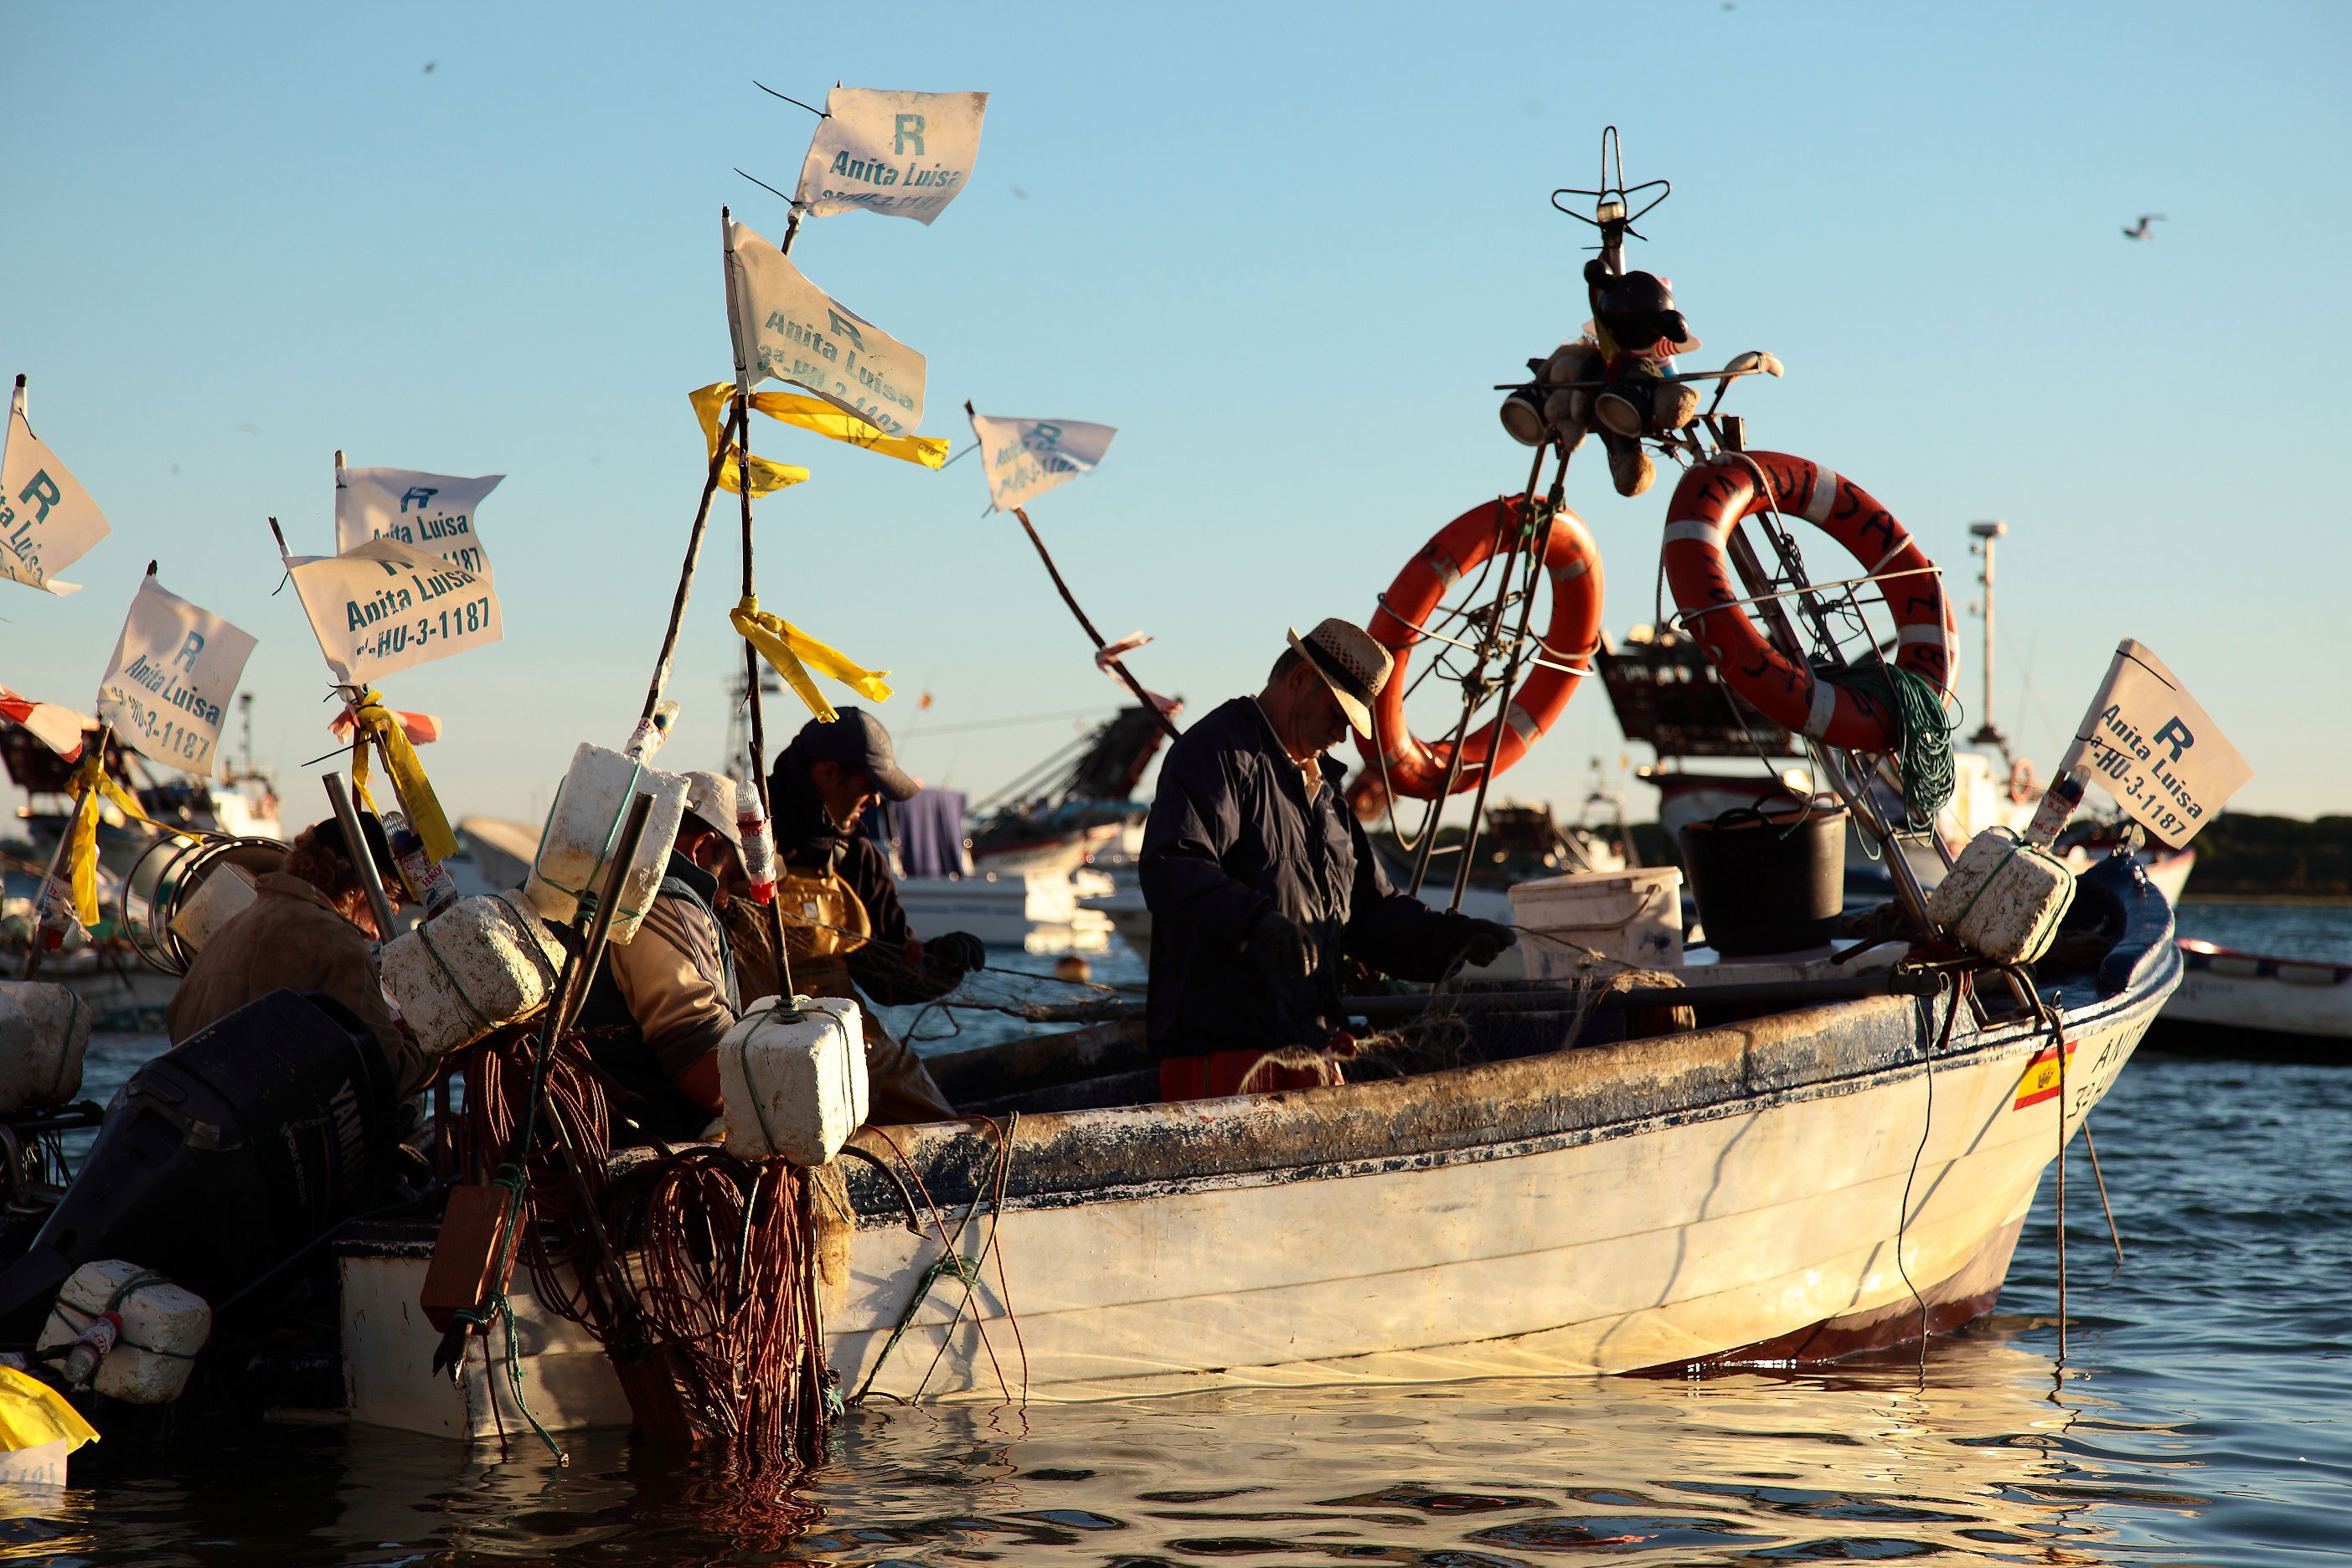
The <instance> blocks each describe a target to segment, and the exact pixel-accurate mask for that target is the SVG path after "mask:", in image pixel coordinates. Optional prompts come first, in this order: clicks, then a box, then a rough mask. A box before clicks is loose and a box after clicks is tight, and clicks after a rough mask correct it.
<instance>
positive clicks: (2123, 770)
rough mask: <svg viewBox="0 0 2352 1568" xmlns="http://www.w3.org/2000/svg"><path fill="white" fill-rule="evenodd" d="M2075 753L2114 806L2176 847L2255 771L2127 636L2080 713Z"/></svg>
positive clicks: (2168, 673)
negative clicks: (2081, 725) (2081, 722)
mask: <svg viewBox="0 0 2352 1568" xmlns="http://www.w3.org/2000/svg"><path fill="white" fill-rule="evenodd" d="M2076 755H2079V756H2080V760H2081V761H2082V763H2084V764H2087V765H2088V766H2089V768H2090V770H2091V777H2092V779H2093V781H2094V782H2095V783H2097V784H2099V785H2100V786H2101V787H2102V788H2104V789H2105V790H2106V792H2107V793H2108V794H2109V795H2114V796H2115V797H2116V805H2120V806H2122V807H2123V808H2124V810H2126V812H2128V813H2130V814H2131V816H2133V818H2134V819H2135V820H2137V821H2138V822H2139V823H2140V824H2141V825H2142V826H2145V827H2146V828H2147V830H2148V831H2149V832H2150V833H2153V834H2155V835H2156V836H2157V837H2158V838H2161V839H2163V840H2164V841H2165V842H2166V843H2167V844H2169V845H2171V846H2172V847H2175V848H2179V847H2181V846H2182V845H2185V844H2187V843H2188V842H2189V840H2190V839H2192V838H2194V837H2197V833H2198V830H2199V829H2200V828H2201V827H2203V826H2205V825H2206V824H2207V823H2208V822H2210V821H2211V820H2212V818H2213V816H2214V815H2215V814H2216V813H2217V812H2219V811H2220V810H2221V807H2222V806H2223V805H2225V804H2226V803H2227V802H2228V801H2229V798H2230V797H2231V795H2235V794H2237V793H2238V791H2239V789H2240V788H2242V786H2243V785H2244V784H2245V782H2246V781H2247V780H2248V779H2250V778H2252V777H2253V776H2254V770H2253V768H2252V765H2251V764H2249V763H2247V761H2246V759H2245V758H2244V757H2242V756H2240V755H2239V754H2238V751H2237V748H2236V747H2234V746H2232V745H2231V744H2230V742H2229V741H2228V739H2227V738H2226V737H2224V736H2223V735H2222V733H2221V726H2220V725H2219V724H2216V723H2214V722H2213V721H2212V719H2211V717H2210V715H2208V714H2207V713H2206V711H2205V710H2204V709H2202V708H2200V707H2199V706H2198V705H2197V700H2196V699H2195V698H2193V697H2191V696H2189V692H2188V690H2187V689H2185V688H2184V687H2183V686H2182V685H2181V684H2180V681H2179V679H2178V678H2177V677H2176V676H2174V674H2173V673H2172V671H2170V670H2168V669H2167V668H2164V661H2163V660H2162V659H2159V658H2157V657H2156V655H2155V654H2154V653H2153V652H2152V651H2150V649H2149V648H2148V647H2147V645H2146V644H2145V643H2138V642H2134V641H2133V640H2132V639H2131V638H2129V637H2126V638H2125V639H2124V640H2123V643H2122V646H2120V647H2117V648H2116V658H2115V662H2114V663H2113V664H2111V665H2109V666H2108V667H2107V678H2106V679H2105V681H2104V682H2103V683H2101V685H2100V687H2099V694H2098V696H2097V697H2095V698H2094V699H2093V700H2092V702H2091V707H2090V711H2089V712H2087V713H2085V714H2084V717H2083V728H2082V730H2081V731H2080V732H2078V733H2077V734H2076V735H2075V737H2074V748H2073V751H2072V752H2070V753H2069V756H2070V758H2071V757H2074V756H2076Z"/></svg>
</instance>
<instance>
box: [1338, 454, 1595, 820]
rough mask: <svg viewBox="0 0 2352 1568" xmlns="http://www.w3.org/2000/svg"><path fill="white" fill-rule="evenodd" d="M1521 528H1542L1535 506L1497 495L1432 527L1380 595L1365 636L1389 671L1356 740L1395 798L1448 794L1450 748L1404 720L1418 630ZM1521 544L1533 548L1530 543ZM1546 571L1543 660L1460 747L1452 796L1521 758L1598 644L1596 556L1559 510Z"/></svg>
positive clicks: (1563, 703)
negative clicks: (1368, 725)
mask: <svg viewBox="0 0 2352 1568" xmlns="http://www.w3.org/2000/svg"><path fill="white" fill-rule="evenodd" d="M1523 525H1526V526H1530V527H1531V528H1532V529H1533V530H1535V531H1538V532H1540V531H1541V530H1542V526H1543V525H1542V521H1541V517H1540V509H1539V507H1531V506H1530V505H1529V504H1528V502H1527V501H1526V500H1524V499H1523V498H1521V497H1518V496H1504V497H1502V498H1500V499H1499V500H1490V501H1488V502H1486V504H1485V505H1484V506H1475V507H1472V508H1471V509H1470V510H1468V511H1465V512H1464V513H1463V514H1462V515H1461V516H1460V517H1457V518H1455V519H1454V521H1452V522H1449V523H1447V524H1446V525H1445V526H1444V528H1442V529H1440V530H1438V531H1437V534H1436V536H1435V537H1434V538H1433V539H1432V540H1430V542H1428V543H1427V544H1426V545H1424V546H1423V547H1422V549H1421V550H1420V552H1418V553H1416V554H1415V555H1414V556H1413V558H1412V560H1411V561H1410V562H1408V563H1405V568H1404V570H1403V571H1402V572H1400V573H1398V574H1397V577H1396V581H1395V582H1393V583H1391V584H1389V591H1388V592H1387V593H1385V594H1383V595H1381V603H1380V610H1379V613H1378V614H1376V615H1374V616H1372V621H1371V626H1370V628H1369V629H1370V632H1371V634H1372V637H1373V640H1374V641H1376V642H1378V643H1380V644H1381V646H1382V647H1386V648H1387V649H1388V650H1389V652H1390V653H1391V654H1392V655H1393V656H1394V657H1395V659H1396V668H1393V669H1392V670H1391V671H1390V672H1389V679H1388V684H1387V685H1385V686H1383V687H1381V695H1380V699H1379V700H1378V701H1377V702H1375V703H1374V704H1373V706H1372V727H1373V728H1372V736H1371V739H1370V740H1369V741H1367V740H1364V739H1362V738H1359V739H1358V741H1357V745H1358V747H1359V748H1360V750H1361V751H1362V752H1363V753H1364V761H1365V762H1367V763H1370V764H1371V766H1372V768H1373V769H1375V770H1381V771H1384V772H1385V773H1386V776H1387V778H1388V784H1389V787H1390V788H1391V790H1393V791H1395V792H1396V793H1397V794H1399V795H1411V796H1412V797H1413V798H1414V799H1416V800H1434V799H1436V798H1437V796H1438V794H1439V792H1441V791H1442V790H1444V788H1445V774H1446V769H1447V765H1448V763H1451V762H1452V760H1453V754H1454V753H1453V744H1452V742H1446V741H1441V742H1437V743H1435V744H1432V743H1430V742H1427V741H1424V740H1422V739H1421V738H1420V737H1419V736H1417V735H1415V734H1414V733H1413V732H1412V726H1411V725H1409V724H1408V723H1406V721H1405V716H1404V689H1405V687H1406V686H1407V685H1408V684H1410V683H1409V682H1408V680H1407V679H1406V677H1405V665H1406V662H1407V661H1408V660H1409V659H1411V658H1412V645H1413V644H1415V643H1417V642H1419V641H1421V640H1422V637H1423V635H1424V634H1423V631H1422V627H1423V626H1426V625H1427V624H1428V622H1429V617H1430V616H1431V615H1432V614H1433V613H1434V612H1435V610H1436V609H1437V605H1438V603H1439V601H1440V600H1442V599H1444V596H1445V594H1446V591H1447V590H1448V589H1450V588H1452V587H1453V586H1454V584H1456V583H1459V582H1460V581H1461V580H1462V579H1463V578H1464V577H1465V576H1467V575H1468V574H1471V573H1473V572H1475V571H1476V570H1477V569H1478V568H1479V566H1480V565H1482V564H1483V563H1485V562H1486V559H1487V558H1488V557H1489V556H1491V555H1493V554H1495V553H1496V551H1498V550H1500V549H1502V548H1503V547H1504V545H1505V543H1506V542H1507V541H1508V540H1509V539H1510V537H1511V533H1512V531H1515V530H1517V529H1518V528H1520V527H1521V526H1523ZM1533 543H1534V541H1533V540H1530V541H1529V546H1530V548H1532V546H1533ZM1543 566H1544V574H1545V575H1546V576H1547V577H1549V578H1550V579H1551V620H1550V622H1549V625H1548V626H1546V627H1545V629H1544V634H1543V637H1542V644H1541V647H1539V648H1538V650H1537V654H1538V658H1541V659H1542V660H1543V662H1542V663H1540V664H1538V665H1537V666H1536V667H1535V668H1533V669H1532V670H1531V671H1529V672H1528V675H1527V677H1526V678H1525V679H1522V680H1521V681H1520V682H1519V684H1518V689H1517V690H1515V691H1513V692H1512V693H1511V694H1510V695H1509V697H1507V699H1506V700H1504V705H1503V711H1502V714H1501V716H1500V717H1498V718H1497V719H1496V720H1495V721H1492V722H1490V723H1488V724H1487V725H1486V727H1485V728H1484V729H1481V730H1479V731H1477V732H1476V733H1475V734H1473V735H1471V736H1470V737H1469V738H1468V739H1467V740H1465V741H1464V742H1463V743H1462V768H1461V772H1460V773H1459V775H1458V776H1457V777H1456V778H1455V780H1454V793H1455V794H1457V795H1459V794H1460V793H1462V792H1463V791H1464V790H1467V789H1473V788H1475V787H1476V785H1477V783H1478V777H1479V774H1480V773H1481V772H1482V771H1484V770H1485V769H1486V766H1487V764H1488V763H1490V762H1491V763H1492V764H1493V768H1494V771H1495V772H1496V773H1501V772H1502V771H1503V770H1504V769H1505V768H1507V767H1509V766H1510V765H1511V764H1512V763H1516V762H1517V761H1518V760H1519V759H1520V758H1521V757H1523V756H1525V755H1527V752H1528V747H1530V746H1532V745H1534V744H1535V743H1536V742H1537V741H1538V740H1539V739H1540V738H1541V737H1542V735H1543V732H1544V731H1546V730H1549V729H1550V728H1551V725H1552V721H1554V720H1555V719H1558V718H1559V715H1560V712H1561V710H1563V709H1565V708H1566V707H1567V706H1568V700H1569V699H1570V697H1572V696H1574V695H1575V693H1576V686H1577V682H1578V681H1579V680H1580V679H1582V677H1583V675H1584V673H1585V672H1586V671H1587V670H1588V669H1589V668H1591V658H1592V656H1593V654H1594V652H1595V651H1596V650H1597V649H1598V648H1599V647H1600V644H1601V552H1600V550H1599V548H1598V547H1596V546H1595V545H1594V544H1593V542H1592V535H1591V533H1589V532H1587V531H1585V527H1584V523H1583V521H1582V520H1581V519H1580V518H1579V517H1578V516H1577V515H1576V514H1575V513H1574V512H1572V511H1570V510H1568V509H1567V508H1566V507H1562V508H1561V509H1560V510H1559V511H1558V512H1557V513H1555V514H1554V515H1553V517H1552V521H1551V531H1550V535H1549V538H1547V539H1546V540H1545V541H1544V560H1543ZM1498 734H1499V736H1500V739H1499V741H1498V740H1497V736H1498Z"/></svg>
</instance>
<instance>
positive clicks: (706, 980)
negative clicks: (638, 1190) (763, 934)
mask: <svg viewBox="0 0 2352 1568" xmlns="http://www.w3.org/2000/svg"><path fill="white" fill-rule="evenodd" d="M718 892H719V883H718V880H717V879H715V878H713V877H712V876H711V874H710V873H709V872H708V871H706V870H704V869H703V868H701V867H699V866H698V865H696V864H695V863H694V862H693V861H691V860H688V858H686V857H685V856H683V855H678V854H675V853H673V854H672V855H671V856H670V858H669V865H668V866H667V868H665V869H664V871H663V873H662V884H661V890H660V892H659V893H657V894H656V895H655V898H654V904H653V908H652V909H651V910H647V911H646V918H645V920H644V921H642V922H640V923H639V925H638V927H637V931H636V934H635V937H634V938H633V939H632V940H631V941H630V942H629V944H628V948H627V949H626V950H624V949H620V948H608V949H607V950H606V952H605V954H604V963H600V964H598V965H597V966H596V978H595V980H594V981H593V983H592V984H590V985H589V987H588V994H587V996H586V998H585V999H584V1000H583V1002H582V1003H581V1005H580V1016H579V1022H578V1024H577V1027H578V1028H579V1030H580V1032H581V1033H582V1034H583V1035H584V1036H586V1037H587V1046H588V1054H589V1055H590V1056H591V1057H592V1058H594V1060H595V1063H596V1065H597V1067H599V1068H602V1069H603V1070H604V1073H605V1074H606V1075H607V1076H609V1077H610V1078H612V1079H614V1082H615V1083H617V1084H618V1085H619V1086H620V1089H621V1092H619V1093H617V1094H615V1095H614V1097H613V1100H614V1104H613V1110H614V1115H615V1118H616V1121H617V1119H618V1118H620V1117H626V1118H627V1119H628V1120H629V1121H634V1122H635V1123H636V1125H637V1126H638V1127H639V1128H641V1129H642V1130H643V1131H645V1132H646V1133H647V1134H649V1135H651V1136H652V1137H655V1138H660V1139H665V1140H668V1141H671V1142H680V1141H684V1140H687V1139H692V1138H698V1137H699V1136H701V1133H702V1129H703V1128H704V1127H706V1126H708V1125H709V1121H710V1115H711V1113H710V1112H709V1111H708V1110H703V1109H702V1108H701V1107H700V1106H698V1105H697V1104H695V1103H694V1102H693V1101H692V1100H688V1099H687V1097H686V1096H685V1095H684V1094H681V1093H680V1092H678V1089H677V1085H676V1084H675V1083H674V1082H672V1081H671V1080H672V1079H674V1078H675V1077H676V1075H677V1074H678V1073H680V1072H683V1071H685V1070H686V1069H687V1068H689V1067H692V1066H693V1065H694V1063H695V1062H696V1061H697V1060H698V1059H699V1058H702V1057H703V1056H705V1055H707V1054H709V1052H710V1051H711V1050H713V1049H715V1048H716V1047H718V1044H719V1039H720V1037H723V1036H724V1035H725V1034H726V1032H727V1030H728V1029H729V1028H730V1027H731V1026H733V1024H734V1022H735V1016H736V1011H737V1008H736V989H735V964H734V957H733V954H732V952H730V950H729V945H728V941H727V927H726V922H725V921H721V920H720V919H719V917H718V913H717V911H716V909H715V907H714V904H715V900H716V899H717V896H718ZM550 924H551V929H553V930H554V931H555V933H556V936H557V937H558V939H559V940H561V941H562V942H563V944H564V947H565V948H566V950H567V951H569V950H571V949H572V948H574V947H576V946H577V945H578V942H579V938H578V936H577V935H576V934H575V933H574V932H573V931H572V928H571V927H569V926H565V925H554V924H553V922H550ZM615 963H629V964H630V965H631V966H632V973H635V974H639V975H640V977H641V984H645V985H646V986H648V987H650V988H652V990H653V993H654V994H651V995H647V996H646V998H645V999H646V1001H647V1003H648V1005H659V1004H662V1003H674V1002H675V999H676V997H677V995H678V994H679V990H680V984H681V983H683V984H684V986H686V987H688V988H689V989H688V993H687V994H690V995H692V996H696V997H701V998H704V1000H703V1001H702V1002H698V1003H697V1004H695V1011H694V1012H693V1013H692V1014H691V1015H690V1018H689V1020H688V1021H686V1022H680V1021H679V1020H678V1019H677V1018H676V1017H674V1016H672V1017H669V1018H668V1019H667V1022H666V1024H665V1026H664V1027H663V1030H662V1033H661V1034H660V1035H659V1036H658V1037H656V1038H653V1039H648V1038H647V1037H646V1029H645V1028H644V1027H643V1026H641V1025H640V1024H639V1022H638V1020H637V1018H636V1016H635V1015H634V1014H632V1013H631V1011H630V1009H629V1004H628V1002H627V1000H626V999H625V997H624V996H623V994H622V991H621V983H620V981H619V980H618V979H617V978H616V977H615V975H614V965H615ZM705 988H707V989H705ZM664 993H667V994H664ZM663 1011H664V1013H665V1014H675V1013H676V1011H677V1008H676V1007H675V1005H669V1006H665V1007H664V1008H663ZM614 1142H615V1143H616V1144H625V1143H628V1142H633V1140H632V1139H630V1138H629V1137H628V1136H626V1134H625V1131H623V1130H622V1129H620V1128H619V1127H618V1126H617V1125H616V1127H615V1130H614Z"/></svg>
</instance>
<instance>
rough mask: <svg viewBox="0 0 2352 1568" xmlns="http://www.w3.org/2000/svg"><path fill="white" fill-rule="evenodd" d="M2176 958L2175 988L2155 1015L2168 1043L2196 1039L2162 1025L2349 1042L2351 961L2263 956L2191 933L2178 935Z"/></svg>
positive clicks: (2314, 1041) (2351, 1025) (2351, 1024)
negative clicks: (2177, 976)
mask: <svg viewBox="0 0 2352 1568" xmlns="http://www.w3.org/2000/svg"><path fill="white" fill-rule="evenodd" d="M2180 957H2181V965H2182V967H2181V978H2180V989H2179V990H2178V991H2176V992H2174V993H2173V994H2172V998H2171V1000H2170V1001H2168V1002H2167V1003H2166V1004H2165V1005H2164V1013H2163V1017H2162V1022H2163V1024H2164V1025H2166V1026H2168V1027H2167V1028H2166V1031H2165V1037H2166V1039H2167V1041H2168V1043H2178V1044H2184V1045H2187V1044H2194V1043H2198V1042H2197V1041H2196V1040H2194V1039H2193V1038H2191V1037H2186V1036H2185V1034H2184V1033H2183V1032H2181V1031H2177V1030H2174V1029H2172V1028H2170V1027H2169V1026H2173V1025H2181V1024H2187V1025H2191V1026H2198V1027H2200V1028H2201V1029H2204V1030H2209V1031H2210V1030H2217V1029H2218V1030H2231V1031H2238V1030H2242V1031H2247V1032H2250V1033H2252V1034H2256V1035H2272V1036H2284V1037H2290V1039H2291V1040H2294V1041H2301V1042H2307V1043H2309V1044H2312V1045H2317V1044H2319V1043H2321V1042H2325V1041H2329V1040H2336V1041H2345V1042H2352V964H2342V963H2323V962H2319V961H2316V960H2312V959H2303V958H2266V957H2263V956H2262V955H2261V954H2259V953H2252V952H2238V951H2237V950H2236V949H2235V948H2228V947H2221V946H2219V945H2217V944H2215V943H2213V942H2198V941H2195V940H2193V939H2183V940H2182V942H2181V943H2180ZM2206 1043H2210V1044H2217V1045H2218V1044H2225V1043H2227V1042H2226V1041H2222V1040H2209V1041H2207V1042H2206ZM2242 1043H2258V1042H2242ZM2347 1048H2352V1047H2347Z"/></svg>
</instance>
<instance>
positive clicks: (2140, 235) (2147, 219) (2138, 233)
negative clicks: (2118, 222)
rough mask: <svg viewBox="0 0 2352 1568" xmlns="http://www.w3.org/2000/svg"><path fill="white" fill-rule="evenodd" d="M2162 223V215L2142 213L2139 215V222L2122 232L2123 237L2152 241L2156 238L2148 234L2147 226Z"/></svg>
mask: <svg viewBox="0 0 2352 1568" xmlns="http://www.w3.org/2000/svg"><path fill="white" fill-rule="evenodd" d="M2163 221H2164V215H2163V214H2162V213H2142V214H2140V215H2139V221H2138V222H2137V223H2136V224H2134V225H2132V226H2130V227H2129V228H2126V229H2125V230H2124V237H2125V238H2126V239H2154V238H2155V237H2156V236H2155V235H2153V234H2151V233H2150V232H2148V225H2149V224H2152V223H2162V222H2163Z"/></svg>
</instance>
